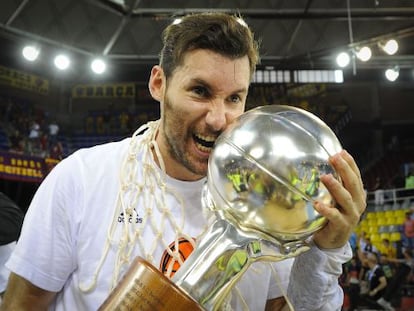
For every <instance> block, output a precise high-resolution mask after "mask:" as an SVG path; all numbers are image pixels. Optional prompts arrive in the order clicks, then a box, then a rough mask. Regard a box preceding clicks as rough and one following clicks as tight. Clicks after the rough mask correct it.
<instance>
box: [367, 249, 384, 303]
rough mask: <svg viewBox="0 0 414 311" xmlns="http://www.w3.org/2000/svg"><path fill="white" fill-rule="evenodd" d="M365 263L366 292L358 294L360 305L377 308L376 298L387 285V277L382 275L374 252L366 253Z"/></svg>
mask: <svg viewBox="0 0 414 311" xmlns="http://www.w3.org/2000/svg"><path fill="white" fill-rule="evenodd" d="M366 265H367V266H368V267H369V270H368V272H367V274H366V277H367V281H368V292H367V293H366V294H363V295H361V296H360V305H364V306H368V307H370V308H374V309H376V308H379V307H380V306H379V304H378V303H377V300H378V299H380V298H381V297H382V295H383V293H384V292H385V288H386V287H387V279H386V277H385V275H384V271H383V270H382V267H381V265H380V264H379V262H378V257H377V255H376V254H374V253H368V254H367V256H366Z"/></svg>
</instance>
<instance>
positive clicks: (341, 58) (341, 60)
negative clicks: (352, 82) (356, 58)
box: [336, 52, 351, 68]
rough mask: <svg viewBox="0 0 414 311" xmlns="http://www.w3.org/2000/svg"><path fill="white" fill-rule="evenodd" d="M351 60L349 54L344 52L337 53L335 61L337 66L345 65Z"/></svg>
mask: <svg viewBox="0 0 414 311" xmlns="http://www.w3.org/2000/svg"><path fill="white" fill-rule="evenodd" d="M350 61H351V58H350V57H349V54H348V53H346V52H342V53H339V54H338V56H337V57H336V63H337V64H338V66H339V67H342V68H344V67H346V66H348V65H349V62H350Z"/></svg>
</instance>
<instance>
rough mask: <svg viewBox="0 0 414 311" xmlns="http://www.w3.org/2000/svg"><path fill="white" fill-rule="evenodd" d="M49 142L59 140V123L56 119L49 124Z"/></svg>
mask: <svg viewBox="0 0 414 311" xmlns="http://www.w3.org/2000/svg"><path fill="white" fill-rule="evenodd" d="M48 127H49V143H50V144H53V143H54V142H56V141H57V136H58V134H59V125H58V124H57V122H56V120H53V121H52V122H50V124H49V126H48Z"/></svg>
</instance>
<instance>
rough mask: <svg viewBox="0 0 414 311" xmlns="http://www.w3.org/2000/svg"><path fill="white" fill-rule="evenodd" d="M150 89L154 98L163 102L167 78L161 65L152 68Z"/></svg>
mask: <svg viewBox="0 0 414 311" xmlns="http://www.w3.org/2000/svg"><path fill="white" fill-rule="evenodd" d="M148 88H149V91H150V93H151V96H152V98H154V99H155V100H156V101H158V102H162V101H163V98H164V89H165V76H164V71H163V70H162V68H161V67H160V66H159V65H156V66H154V67H152V69H151V77H150V79H149V82H148Z"/></svg>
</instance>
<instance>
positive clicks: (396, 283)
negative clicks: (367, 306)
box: [378, 249, 414, 311]
mask: <svg viewBox="0 0 414 311" xmlns="http://www.w3.org/2000/svg"><path fill="white" fill-rule="evenodd" d="M403 255H404V258H397V259H394V258H387V261H388V262H391V263H395V264H397V269H396V271H395V273H394V275H393V277H392V279H391V281H390V282H389V286H388V287H387V290H386V292H385V293H384V296H383V297H381V299H379V300H378V304H380V305H381V306H382V307H384V308H385V310H388V311H394V310H395V309H394V307H393V306H392V305H391V299H393V298H395V297H397V295H398V293H399V290H400V289H401V286H402V285H403V284H405V283H406V282H407V277H408V276H409V274H410V271H412V268H413V266H414V258H413V251H412V250H411V249H405V250H404V252H403Z"/></svg>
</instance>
